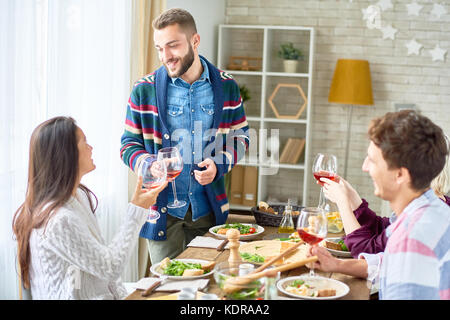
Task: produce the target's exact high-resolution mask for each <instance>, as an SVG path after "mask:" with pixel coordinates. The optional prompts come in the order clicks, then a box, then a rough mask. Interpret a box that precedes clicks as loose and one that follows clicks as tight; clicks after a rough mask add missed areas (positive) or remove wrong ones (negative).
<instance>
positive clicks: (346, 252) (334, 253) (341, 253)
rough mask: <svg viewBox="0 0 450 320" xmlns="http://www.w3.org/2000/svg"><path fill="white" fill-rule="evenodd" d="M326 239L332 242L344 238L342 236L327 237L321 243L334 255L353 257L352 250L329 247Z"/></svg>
mask: <svg viewBox="0 0 450 320" xmlns="http://www.w3.org/2000/svg"><path fill="white" fill-rule="evenodd" d="M325 240H327V241H330V242H338V241H339V240H342V238H326V239H324V240H323V241H322V242H320V244H319V245H320V246H322V247H324V248H325V249H327V250H328V251H329V252H330V253H331V254H332V255H334V256H336V257H342V258H351V257H352V254H351V252H350V251H341V250H334V249H330V248H327V247H326V245H325Z"/></svg>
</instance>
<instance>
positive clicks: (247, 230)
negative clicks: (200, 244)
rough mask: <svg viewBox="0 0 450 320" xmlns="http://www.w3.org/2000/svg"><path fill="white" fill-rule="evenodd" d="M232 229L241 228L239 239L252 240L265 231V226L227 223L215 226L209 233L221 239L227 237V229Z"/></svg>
mask: <svg viewBox="0 0 450 320" xmlns="http://www.w3.org/2000/svg"><path fill="white" fill-rule="evenodd" d="M230 229H237V230H239V233H240V236H239V240H250V239H253V238H256V237H258V236H259V235H260V234H261V233H263V232H264V228H263V227H261V226H258V225H256V224H250V223H226V224H221V225H218V226H214V227H212V228H210V229H209V233H211V234H213V235H215V236H216V237H218V238H220V239H227V231H228V230H230Z"/></svg>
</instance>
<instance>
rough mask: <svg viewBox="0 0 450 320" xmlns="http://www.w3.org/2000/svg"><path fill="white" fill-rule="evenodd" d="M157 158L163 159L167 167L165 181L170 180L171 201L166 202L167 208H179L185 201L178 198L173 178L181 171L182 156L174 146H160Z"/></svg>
mask: <svg viewBox="0 0 450 320" xmlns="http://www.w3.org/2000/svg"><path fill="white" fill-rule="evenodd" d="M158 160H160V161H164V163H165V164H166V167H167V181H169V182H172V190H173V202H171V203H168V204H167V207H168V208H181V207H184V206H185V205H186V204H187V202H186V201H184V200H178V198H177V189H176V186H175V178H176V177H178V176H179V175H180V173H181V171H183V158H182V157H181V154H180V152H179V151H178V149H177V148H176V147H168V148H162V149H160V150H159V151H158Z"/></svg>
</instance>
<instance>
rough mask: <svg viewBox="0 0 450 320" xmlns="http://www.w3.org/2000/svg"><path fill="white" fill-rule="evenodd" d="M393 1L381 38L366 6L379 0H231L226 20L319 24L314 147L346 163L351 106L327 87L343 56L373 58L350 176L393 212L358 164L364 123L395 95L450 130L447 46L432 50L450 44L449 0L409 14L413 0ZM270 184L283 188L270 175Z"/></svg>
mask: <svg viewBox="0 0 450 320" xmlns="http://www.w3.org/2000/svg"><path fill="white" fill-rule="evenodd" d="M391 2H392V4H393V8H390V9H387V10H385V11H382V12H381V25H382V26H384V25H385V24H392V26H393V27H394V28H396V29H398V32H397V33H396V34H395V39H394V40H391V39H383V37H382V32H381V31H380V30H378V29H369V28H368V27H367V25H366V21H365V20H363V14H362V11H361V10H362V9H365V8H367V7H368V6H369V5H371V4H376V3H377V1H359V0H353V2H350V1H348V0H340V1H338V0H227V2H226V23H227V24H257V25H291V26H306V27H314V28H315V29H316V39H315V41H316V45H315V60H314V76H313V77H314V81H313V99H312V100H313V103H312V109H313V115H312V117H313V118H312V119H313V126H312V151H311V157H314V155H315V154H316V153H317V152H320V151H327V152H332V153H335V154H336V155H337V157H338V160H340V164H339V171H340V172H341V173H342V172H343V170H344V163H343V162H344V158H345V155H344V153H345V137H346V121H347V106H344V105H337V104H330V103H328V101H327V99H328V91H329V86H330V83H331V79H332V76H333V72H334V67H335V64H336V60H337V59H338V58H349V59H367V60H368V61H369V62H370V68H371V75H372V85H373V94H374V100H375V105H374V106H372V107H359V106H355V108H354V112H353V120H352V121H353V126H352V138H351V144H350V160H349V169H348V180H349V181H350V183H352V184H353V185H354V186H355V188H356V189H357V190H358V191H359V193H360V194H361V196H362V197H365V198H367V200H368V201H369V203H370V204H371V207H372V208H373V209H374V210H375V211H377V212H379V213H383V214H388V212H386V211H388V209H386V205H385V203H382V201H380V200H379V199H377V198H376V197H375V196H373V185H372V182H371V179H370V178H369V177H368V175H367V174H366V173H364V172H362V170H361V166H362V162H363V160H364V157H365V154H366V148H367V145H368V141H367V139H366V131H367V126H368V123H369V121H370V119H372V118H373V117H376V116H381V115H383V114H384V113H386V112H388V111H394V110H395V107H394V105H395V104H396V103H413V104H415V105H416V107H417V108H418V109H419V110H420V111H421V112H422V113H423V114H424V115H426V116H428V117H430V118H431V119H432V120H433V121H435V122H436V123H437V124H438V125H440V126H441V127H442V128H443V129H444V131H445V133H446V134H450V110H449V109H450V108H449V102H448V101H449V100H450V53H449V52H447V55H446V59H445V61H432V58H431V55H430V53H429V50H431V49H433V48H434V46H435V45H436V44H439V46H440V47H441V48H443V49H444V50H448V51H450V36H449V34H450V2H449V1H448V0H445V1H439V2H437V1H430V0H416V2H417V3H419V4H420V5H423V8H422V10H421V11H420V13H419V16H410V15H408V11H407V7H406V5H407V4H410V3H412V2H413V0H391ZM433 3H440V4H444V6H445V8H446V10H447V14H445V15H442V16H441V17H440V19H437V18H436V17H435V16H433V15H432V14H431V11H432V7H433ZM413 38H415V39H416V41H418V42H419V43H421V44H422V45H423V47H422V49H421V51H420V55H410V56H408V54H407V52H408V51H407V48H406V47H405V44H406V43H407V42H408V41H409V40H411V39H413ZM312 180H313V179H311V183H310V188H311V192H310V199H308V203H309V204H315V203H317V201H318V192H316V191H317V190H318V188H317V186H316V185H315V182H314V181H312ZM273 181H274V184H271V185H270V186H269V188H273V189H279V188H280V187H281V186H277V185H276V181H279V182H278V183H280V184H282V183H283V179H278V180H277V179H273Z"/></svg>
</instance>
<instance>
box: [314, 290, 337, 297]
mask: <svg viewBox="0 0 450 320" xmlns="http://www.w3.org/2000/svg"><path fill="white" fill-rule="evenodd" d="M335 295H336V290H335V289H322V290H319V292H318V295H317V296H318V297H333V296H335Z"/></svg>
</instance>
